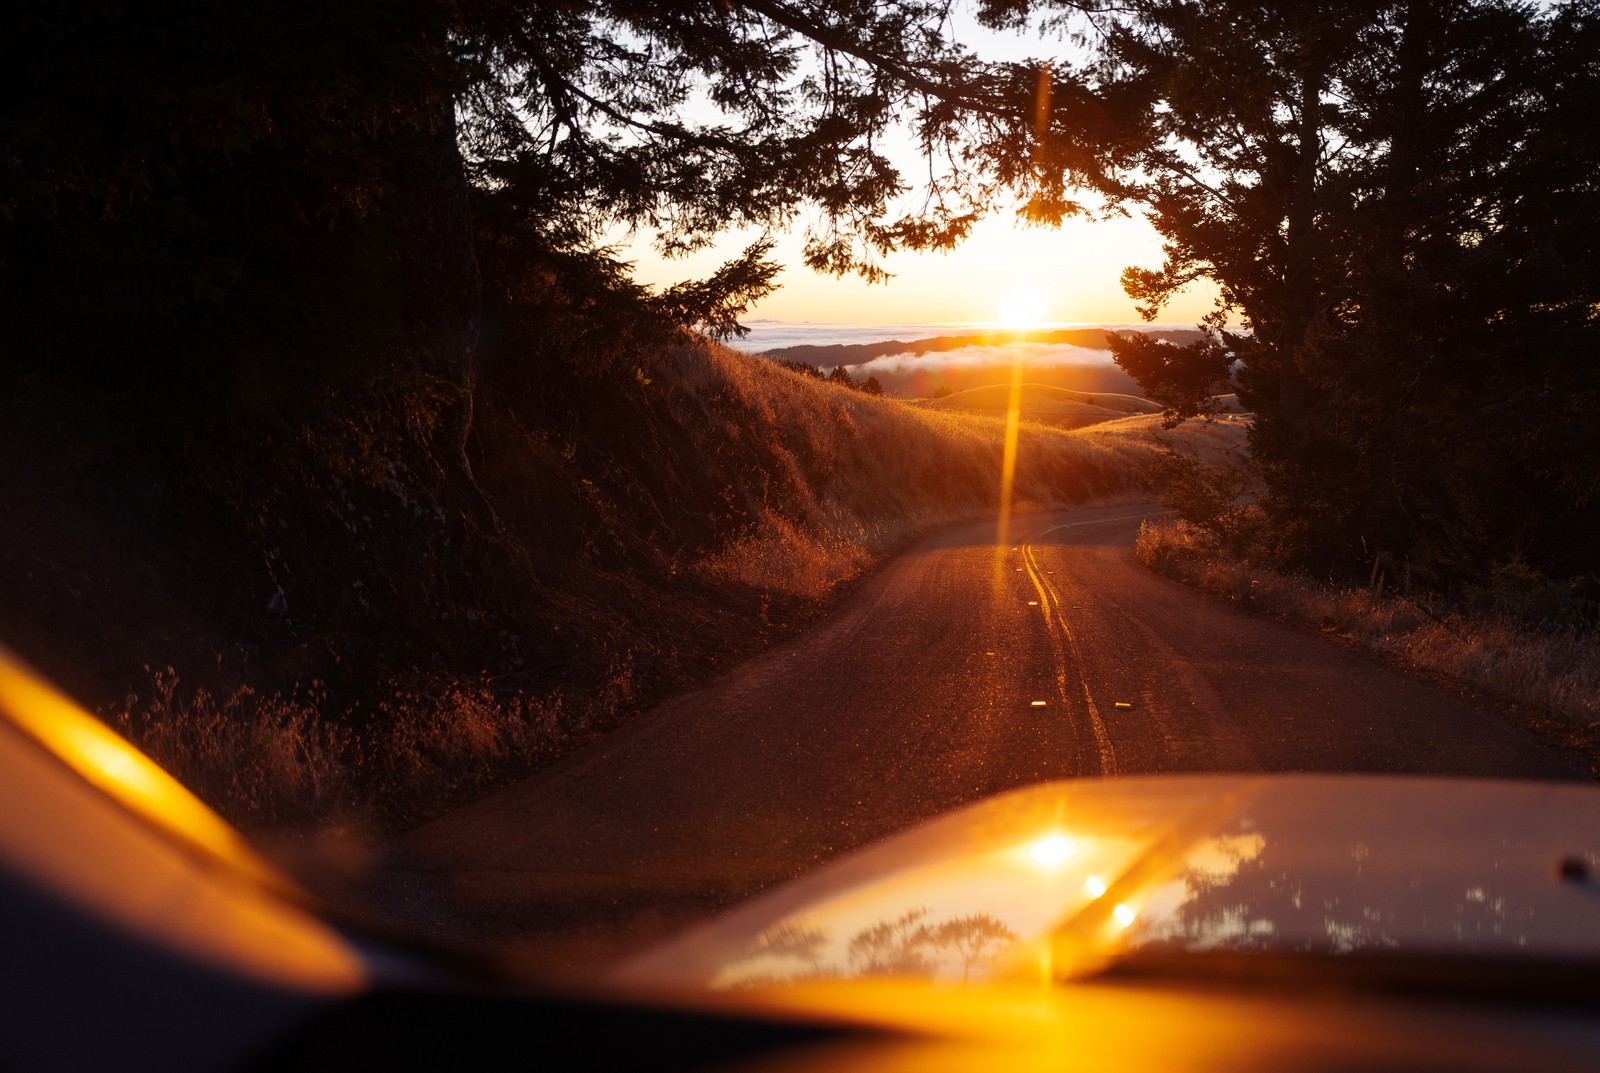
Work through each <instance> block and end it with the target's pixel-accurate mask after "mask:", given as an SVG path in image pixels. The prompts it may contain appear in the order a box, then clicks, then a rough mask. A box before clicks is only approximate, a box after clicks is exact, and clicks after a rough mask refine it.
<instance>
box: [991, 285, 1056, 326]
mask: <svg viewBox="0 0 1600 1073" xmlns="http://www.w3.org/2000/svg"><path fill="white" fill-rule="evenodd" d="M1049 308H1050V300H1049V299H1048V298H1046V297H1045V294H1044V292H1043V291H1041V290H1036V289H1033V288H1021V289H1018V290H1014V291H1011V292H1010V293H1008V294H1007V295H1006V296H1005V297H1004V298H1002V299H1001V300H1000V305H999V306H998V307H997V308H996V310H995V313H996V316H995V320H996V321H997V322H998V323H1000V324H1002V325H1004V326H1006V327H1007V328H1031V327H1033V326H1034V325H1036V324H1038V323H1039V322H1040V321H1042V320H1044V315H1045V313H1046V312H1047V311H1048V310H1049Z"/></svg>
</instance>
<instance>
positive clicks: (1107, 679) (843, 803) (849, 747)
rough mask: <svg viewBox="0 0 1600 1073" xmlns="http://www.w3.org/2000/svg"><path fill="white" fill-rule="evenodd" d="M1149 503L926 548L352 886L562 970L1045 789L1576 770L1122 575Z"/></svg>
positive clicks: (1330, 647) (404, 914) (1454, 701)
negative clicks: (1283, 776)
mask: <svg viewBox="0 0 1600 1073" xmlns="http://www.w3.org/2000/svg"><path fill="white" fill-rule="evenodd" d="M1154 511H1155V508H1151V507H1140V506H1119V507H1098V508H1088V509H1081V510H1073V511H1059V512H1054V513H1049V514H1038V515H1032V516H1026V517H1023V518H1020V519H1017V520H1015V522H1014V524H1013V532H1012V534H1011V539H1010V540H1009V541H1007V542H1006V543H1004V544H997V543H996V539H995V536H996V534H995V527H994V524H993V523H988V524H977V525H969V526H964V527H961V528H957V529H953V530H949V531H946V532H943V533H940V534H937V535H935V536H933V537H931V538H929V539H928V540H926V541H924V542H923V543H921V544H920V545H918V546H917V547H916V548H914V549H913V550H911V551H910V552H908V553H907V554H905V555H903V556H901V557H899V558H897V559H895V560H894V561H892V562H890V563H889V564H887V565H886V566H885V567H884V568H883V569H881V570H880V571H878V572H877V573H876V574H874V575H873V576H872V577H870V578H868V579H867V580H866V581H865V582H863V583H862V584H861V585H859V586H858V587H857V588H856V589H855V590H854V591H853V592H852V593H851V594H850V595H849V597H848V598H847V599H845V600H844V601H843V603H842V605H841V606H840V607H839V608H838V609H837V610H836V611H835V612H834V613H832V614H831V615H830V616H829V617H827V618H826V619H825V620H823V621H822V622H821V623H820V624H818V625H817V626H816V627H814V628H813V629H811V630H809V631H808V632H807V633H805V634H804V635H803V636H801V637H799V638H796V639H795V640H793V641H791V642H789V643H786V644H784V645H782V646H780V647H779V648H776V649H773V650H772V651H770V652H767V653H765V654H764V655H762V656H759V657H757V658H756V659H753V660H751V661H750V662H748V663H746V664H744V665H743V666H741V667H740V668H738V669H737V670H735V671H734V672H732V673H730V674H729V675H727V676H725V677H723V678H722V679H720V680H718V681H717V682H714V683H713V684H711V685H709V686H707V687H706V688H704V689H701V690H698V691H696V692H694V693H691V694H688V695H685V696H683V697H679V698H677V699H675V700H673V701H671V702H668V703H667V704H664V705H662V706H661V707H659V708H657V709H655V710H654V711H651V712H649V713H647V714H645V715H642V716H641V717H639V718H638V719H636V720H635V721H633V722H632V723H630V724H629V725H627V726H625V727H623V728H622V729H620V730H618V731H616V732H615V733H612V734H610V735H608V736H607V737H606V738H605V739H604V740H603V741H601V742H600V743H598V744H597V745H596V746H595V747H594V748H593V749H591V750H589V751H588V752H586V753H584V754H582V755H579V756H574V757H571V758H569V759H568V760H566V761H565V762H563V763H560V764H557V765H555V766H553V767H552V768H550V769H549V770H546V771H544V772H542V773H540V774H539V775H537V776H535V777H533V778H531V779H529V780H527V781H526V782H523V783H520V784H518V785H515V786H512V787H509V788H507V789H506V790H503V791H501V792H500V793H497V794H495V795H493V796H492V797H489V798H487V799H485V800H483V801H480V802H477V803H476V804H474V805H471V806H469V807H467V808H464V809H461V810H459V811H457V812H454V813H452V814H450V815H448V816H445V817H443V818H442V819H440V820H438V821H436V822H434V823H432V824H429V825H427V826H425V827H423V828H421V829H419V830H417V831H415V832H412V833H411V834H409V835H407V836H405V837H404V838H402V839H400V840H398V841H397V842H396V843H394V844H393V845H392V846H391V847H390V850H391V852H390V854H389V855H388V863H387V864H386V865H385V866H383V867H381V868H380V869H378V870H377V871H376V872H375V873H374V874H373V875H372V877H371V880H372V881H371V888H370V889H371V891H372V897H373V898H374V899H375V900H376V901H377V902H378V903H379V904H381V905H382V906H383V907H384V910H385V911H386V912H387V913H390V914H392V915H393V916H395V917H397V918H398V919H399V920H401V921H402V922H403V923H404V924H406V925H408V926H411V927H416V928H420V929H422V930H424V931H427V932H432V933H434V934H437V935H441V936H445V937H447V938H450V939H453V940H455V941H458V942H465V943H470V944H485V945H491V946H494V947H496V948H497V949H500V950H502V951H511V952H513V953H517V952H520V953H522V954H523V955H525V956H527V957H529V958H531V959H532V960H534V961H536V962H539V963H543V964H545V965H547V966H549V967H550V969H551V971H553V972H557V973H561V974H563V975H564V976H568V977H570V975H571V974H573V973H582V972H584V971H589V970H594V969H597V968H600V967H603V966H604V965H605V964H607V963H608V962H610V961H612V960H614V959H615V958H616V957H618V956H620V955H621V954H624V953H626V952H628V951H630V950H632V949H637V948H639V947H641V946H643V945H645V944H647V943H649V942H652V941H655V940H658V939H660V938H664V937H665V936H667V935H669V934H671V933H672V932H674V931H676V930H679V929H680V928H682V927H683V926H685V925H686V924H688V923H691V922H693V921H694V920H696V919H698V918H700V917H703V916H706V915H709V914H711V913H714V912H716V911H718V910H720V909H722V908H725V907H727V906H728V905H731V904H733V903H734V902H737V901H740V900H742V899H744V898H747V897H749V896H750V895H752V894H754V893H756V892H758V891H760V890H762V889H763V888H765V887H768V886H770V885H772V884H774V883H778V882H781V881H783V880H786V879H789V878H792V877H794V876H796V875H799V874H800V873H802V872H804V871H806V870H807V869H809V868H811V867H813V866H815V865H816V864H818V863H820V862H822V861H824V860H827V859H829V858H831V857H833V856H835V855H837V854H839V853H842V852H844V851H846V850H849V849H851V848H853V847H856V846H859V845H862V844H864V843H866V842H869V841H872V840H874V839H877V838H880V837H882V836H884V835H887V834H890V833H893V832H895V831H898V830H900V829H902V828H905V827H907V826H909V825H911V824H914V823H916V822H917V821H919V820H922V819H925V818H928V817H930V816H933V815H936V814H938V813H941V812H944V811H946V810H948V809H950V808H953V807H956V806H958V805H961V804H964V803H967V802H971V801H974V800H977V799H979V798H982V797H985V796H988V795H990V794H994V793H998V792H1000V791H1003V790H1007V789H1011V788H1013V787H1017V786H1021V785H1025V784H1028V783H1031V782H1036V781H1039V780H1042V779H1056V778H1066V777H1105V776H1116V775H1134V774H1150V773H1179V772H1207V771H1231V772H1242V771H1263V772H1287V771H1323V772H1391V773H1394V772H1409V773H1418V774H1439V775H1477V776H1507V777H1534V778H1554V779H1563V778H1581V777H1586V773H1585V770H1584V768H1583V766H1582V765H1581V763H1580V762H1579V760H1578V758H1577V757H1575V756H1573V755H1571V754H1568V753H1565V752H1563V751H1561V750H1559V749H1557V748H1554V747H1552V746H1550V745H1548V744H1546V743H1544V742H1543V741H1541V740H1540V739H1539V738H1537V737H1535V736H1534V735H1533V734H1531V733H1530V732H1529V731H1528V730H1527V729H1526V728H1525V727H1524V726H1522V725H1521V724H1520V723H1519V722H1518V721H1517V720H1516V718H1515V717H1514V716H1510V715H1507V714H1505V713H1504V712H1501V711H1498V710H1495V709H1490V708H1484V707H1479V706H1475V705H1474V704H1473V703H1472V702H1471V700H1470V699H1467V698H1466V697H1464V696H1462V695H1457V694H1456V693H1454V692H1451V691H1447V690H1445V689H1442V688H1440V687H1439V686H1437V685H1434V684H1432V683H1430V682H1427V681H1424V680H1421V679H1417V678H1413V677H1411V676H1408V675H1406V674H1404V673H1401V672H1399V671H1397V670H1395V669H1393V668H1392V667H1390V666H1388V665H1386V664H1385V663H1383V662H1381V661H1379V660H1377V659H1374V658H1371V657H1368V656H1366V655H1364V654H1361V653H1358V652H1355V651H1351V650H1350V649H1348V648H1345V647H1342V646H1339V645H1337V644H1333V643H1330V642H1328V641H1327V640H1325V639H1323V638H1321V637H1318V636H1316V635H1315V634H1312V633H1309V632H1306V631H1302V630H1298V629H1295V628H1291V627H1287V626H1283V625H1280V624H1278V623H1276V622H1273V621H1270V620H1267V619H1262V618H1257V617H1252V616H1249V615H1246V614H1243V613H1240V612H1237V611H1235V610H1233V609H1232V608H1230V607H1228V606H1227V605H1225V604H1224V603H1222V602H1221V601H1218V600H1215V599H1213V598H1210V597H1206V596H1202V595H1200V594H1198V593H1195V592H1193V591H1191V590H1189V589H1186V588H1183V587H1182V586H1179V585H1177V584H1175V583H1172V582H1169V581H1167V580H1165V579H1162V578H1159V577H1156V576H1154V575H1152V574H1150V573H1148V572H1146V571H1144V570H1142V569H1141V568H1139V567H1138V566H1137V565H1136V564H1135V563H1134V561H1133V554H1132V545H1133V540H1134V537H1135V535H1136V533H1137V531H1138V526H1139V521H1140V519H1141V518H1143V517H1146V516H1148V515H1150V514H1152V513H1154Z"/></svg>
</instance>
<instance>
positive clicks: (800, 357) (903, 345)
mask: <svg viewBox="0 0 1600 1073" xmlns="http://www.w3.org/2000/svg"><path fill="white" fill-rule="evenodd" d="M1107 331H1108V329H1105V328H1060V329H1053V330H1050V331H1021V332H1007V331H994V332H969V333H966V334H963V335H936V336H933V337H932V338H930V339H912V340H901V339H886V340H884V341H883V342H880V343H830V344H827V345H821V346H819V345H817V344H814V343H805V344H802V345H800V346H786V347H778V348H776V349H774V350H767V351H763V354H764V355H765V356H766V357H769V358H772V359H773V360H774V361H803V362H805V363H806V364H808V365H816V366H818V367H819V368H832V367H834V366H838V365H860V364H862V363H863V362H868V361H871V360H872V359H873V358H885V357H889V356H890V355H892V354H932V353H939V352H943V351H947V350H964V349H966V348H967V347H977V346H1001V345H1004V344H1007V343H1046V344H1053V345H1056V346H1062V345H1065V346H1078V347H1084V348H1086V349H1089V350H1109V349H1110V347H1109V346H1107V344H1106V334H1107ZM1133 332H1134V330H1133V329H1121V330H1119V331H1118V332H1117V334H1119V335H1127V334H1133ZM1142 334H1144V335H1149V336H1153V337H1154V338H1156V339H1160V340H1163V341H1164V342H1168V343H1175V344H1177V345H1179V346H1184V345H1186V344H1188V343H1192V342H1194V341H1195V340H1197V339H1199V338H1200V333H1199V332H1197V331H1192V330H1188V329H1171V330H1162V331H1153V332H1144V333H1142Z"/></svg>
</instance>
